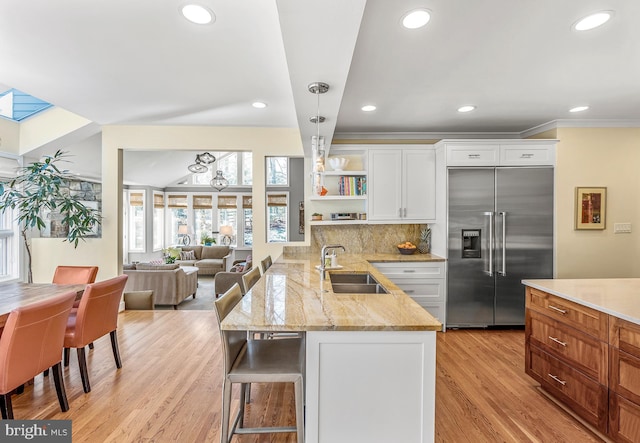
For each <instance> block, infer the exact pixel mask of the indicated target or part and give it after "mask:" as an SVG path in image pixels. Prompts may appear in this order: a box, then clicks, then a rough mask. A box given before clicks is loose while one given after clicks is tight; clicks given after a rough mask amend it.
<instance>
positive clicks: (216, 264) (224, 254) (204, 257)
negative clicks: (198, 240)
mask: <svg viewBox="0 0 640 443" xmlns="http://www.w3.org/2000/svg"><path fill="white" fill-rule="evenodd" d="M177 249H180V258H176V261H175V263H177V264H179V265H180V266H195V267H197V268H198V275H216V273H218V272H220V271H226V270H227V260H229V259H230V257H231V248H230V247H229V246H180V247H179V248H177ZM189 251H193V254H191V256H192V257H193V258H188V257H187V255H188V254H189Z"/></svg>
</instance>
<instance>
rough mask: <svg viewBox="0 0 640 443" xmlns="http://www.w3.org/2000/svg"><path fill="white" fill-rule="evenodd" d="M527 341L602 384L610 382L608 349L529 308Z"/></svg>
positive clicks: (597, 341)
mask: <svg viewBox="0 0 640 443" xmlns="http://www.w3.org/2000/svg"><path fill="white" fill-rule="evenodd" d="M527 323H528V324H527V329H526V330H527V332H526V334H527V338H528V339H529V340H531V343H532V344H534V345H536V346H539V347H540V348H542V349H544V350H545V351H546V352H548V353H549V354H551V355H553V356H555V357H558V358H560V359H563V360H564V361H566V362H568V363H569V364H570V365H571V366H573V367H575V368H576V369H579V370H580V371H582V372H584V373H585V374H586V375H588V376H589V377H591V378H594V379H595V380H598V382H599V383H600V384H603V385H606V384H607V383H608V369H609V365H608V356H609V346H608V345H607V343H606V342H603V341H600V340H598V339H597V338H595V337H592V336H590V335H586V334H583V333H582V332H580V331H577V330H575V329H573V328H571V327H569V326H566V325H565V324H563V323H560V322H558V321H556V320H553V319H551V318H549V317H547V316H545V315H542V314H540V313H538V312H536V311H533V310H531V309H527Z"/></svg>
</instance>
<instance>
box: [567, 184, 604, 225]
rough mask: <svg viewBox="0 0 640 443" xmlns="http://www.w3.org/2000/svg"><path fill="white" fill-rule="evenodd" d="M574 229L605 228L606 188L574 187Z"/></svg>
mask: <svg viewBox="0 0 640 443" xmlns="http://www.w3.org/2000/svg"><path fill="white" fill-rule="evenodd" d="M575 211H576V229H605V228H606V221H607V188H582V187H578V188H576V207H575Z"/></svg>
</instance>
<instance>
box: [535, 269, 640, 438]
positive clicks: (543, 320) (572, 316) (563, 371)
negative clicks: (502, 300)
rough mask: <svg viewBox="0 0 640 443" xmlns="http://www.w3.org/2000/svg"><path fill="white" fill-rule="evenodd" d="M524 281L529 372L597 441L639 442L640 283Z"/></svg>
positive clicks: (634, 279) (634, 281) (614, 281)
mask: <svg viewBox="0 0 640 443" xmlns="http://www.w3.org/2000/svg"><path fill="white" fill-rule="evenodd" d="M523 284H524V285H525V286H526V332H525V371H526V372H527V374H529V375H530V376H531V377H533V378H534V379H535V380H537V381H538V382H539V383H540V386H541V388H542V389H543V390H544V391H545V392H546V393H547V394H548V395H550V396H551V397H553V398H554V399H557V400H559V401H560V402H561V404H562V405H563V406H564V407H565V408H567V409H568V410H569V411H571V412H572V413H574V415H575V416H576V418H578V419H580V420H581V421H582V422H583V423H584V424H586V425H587V426H590V427H592V428H594V429H595V430H596V431H597V432H599V433H601V434H602V435H603V436H606V437H608V438H610V439H613V440H614V441H621V442H637V441H640V279H637V278H627V279H566V280H565V279H556V280H524V281H523Z"/></svg>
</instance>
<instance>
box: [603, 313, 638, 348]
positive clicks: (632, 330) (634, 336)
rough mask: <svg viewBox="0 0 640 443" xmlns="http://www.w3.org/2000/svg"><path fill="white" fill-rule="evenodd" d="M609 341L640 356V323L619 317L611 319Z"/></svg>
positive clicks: (612, 344)
mask: <svg viewBox="0 0 640 443" xmlns="http://www.w3.org/2000/svg"><path fill="white" fill-rule="evenodd" d="M609 343H610V344H611V346H614V347H616V348H618V349H620V350H622V351H624V352H627V353H629V354H631V355H633V356H635V357H638V358H640V325H637V324H635V323H631V322H628V321H626V320H622V319H620V318H617V317H610V319H609Z"/></svg>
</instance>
